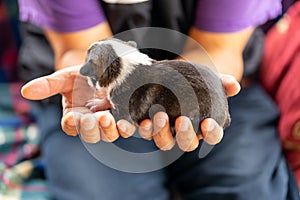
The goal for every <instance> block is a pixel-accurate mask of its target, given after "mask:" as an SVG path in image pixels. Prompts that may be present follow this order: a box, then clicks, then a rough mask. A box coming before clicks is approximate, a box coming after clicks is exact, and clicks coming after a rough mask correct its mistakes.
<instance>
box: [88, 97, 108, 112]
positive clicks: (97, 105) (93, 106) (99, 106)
mask: <svg viewBox="0 0 300 200" xmlns="http://www.w3.org/2000/svg"><path fill="white" fill-rule="evenodd" d="M103 103H104V100H102V99H96V98H95V99H90V100H88V101H87V103H86V105H85V106H86V107H87V108H88V109H90V110H91V111H93V112H97V111H101V110H103Z"/></svg>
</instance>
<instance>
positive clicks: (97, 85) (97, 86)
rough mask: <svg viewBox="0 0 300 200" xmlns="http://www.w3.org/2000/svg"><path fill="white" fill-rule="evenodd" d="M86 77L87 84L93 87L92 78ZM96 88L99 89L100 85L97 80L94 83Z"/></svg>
mask: <svg viewBox="0 0 300 200" xmlns="http://www.w3.org/2000/svg"><path fill="white" fill-rule="evenodd" d="M87 79H88V81H87V82H88V84H89V86H91V87H92V88H94V87H95V86H94V85H93V81H92V78H91V77H87ZM96 89H97V90H99V89H100V85H99V82H98V81H97V83H96Z"/></svg>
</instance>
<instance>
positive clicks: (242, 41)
mask: <svg viewBox="0 0 300 200" xmlns="http://www.w3.org/2000/svg"><path fill="white" fill-rule="evenodd" d="M252 32H253V28H247V29H245V30H242V31H239V32H234V33H211V32H207V31H202V30H199V29H197V28H195V27H193V28H191V30H190V33H189V36H190V37H191V38H192V39H193V40H195V41H196V42H197V43H199V44H200V45H201V46H202V47H203V48H204V49H205V50H206V52H207V53H208V55H209V56H210V58H211V59H212V61H213V63H214V65H215V67H216V68H217V71H218V72H219V73H222V74H229V75H232V76H234V77H235V78H236V79H237V80H238V81H240V80H241V78H242V74H243V60H242V53H243V50H244V48H245V46H246V43H247V41H248V39H249V38H250V36H251V34H252ZM182 57H184V58H185V59H188V60H190V61H194V62H198V63H200V64H204V65H207V66H209V67H213V66H211V62H210V60H207V56H206V55H203V52H202V51H201V49H199V47H198V46H196V45H195V43H194V42H191V41H188V42H187V44H186V46H185V50H184V52H183V54H182Z"/></svg>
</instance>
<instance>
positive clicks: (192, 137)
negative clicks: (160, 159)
mask: <svg viewBox="0 0 300 200" xmlns="http://www.w3.org/2000/svg"><path fill="white" fill-rule="evenodd" d="M220 79H221V81H222V83H223V86H224V88H225V91H226V95H227V96H228V97H231V96H234V95H236V94H237V93H239V91H240V89H241V88H240V84H239V83H238V82H237V80H236V79H235V78H234V77H233V76H231V75H225V74H220ZM200 128H201V132H202V135H198V136H197V135H196V132H195V130H194V128H193V125H192V122H191V120H190V119H189V118H187V117H185V116H181V117H178V118H177V119H176V121H175V132H176V136H175V138H174V137H173V136H172V132H171V129H170V126H169V118H168V115H167V114H166V113H163V112H159V113H156V114H155V115H154V118H153V121H151V120H150V119H146V120H144V121H143V122H142V123H141V124H140V126H139V133H140V135H141V137H142V138H144V139H147V140H150V139H153V140H154V142H155V144H156V146H158V147H159V148H160V149H162V150H169V149H171V148H172V147H173V146H174V144H175V142H177V144H178V146H179V148H180V149H182V150H183V151H186V152H188V151H193V150H195V149H196V148H197V147H198V145H199V140H201V139H203V140H204V141H205V142H207V143H208V144H210V145H214V144H217V143H219V142H220V141H221V140H222V138H223V128H222V127H220V126H219V124H218V123H217V122H216V121H215V120H214V119H212V118H206V119H204V120H203V121H202V122H201V124H200Z"/></svg>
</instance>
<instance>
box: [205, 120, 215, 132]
mask: <svg viewBox="0 0 300 200" xmlns="http://www.w3.org/2000/svg"><path fill="white" fill-rule="evenodd" d="M214 128H215V123H214V121H213V120H209V122H208V128H207V131H209V132H210V131H213V130H214Z"/></svg>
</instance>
